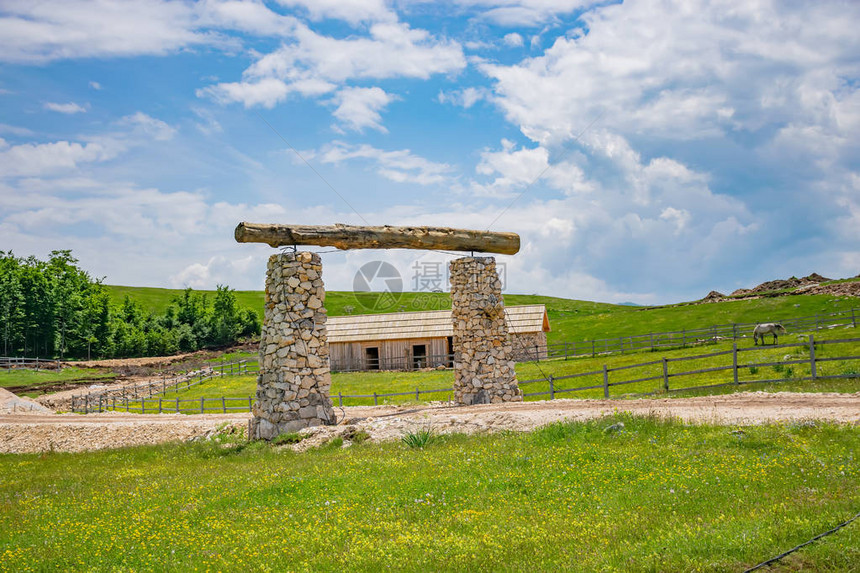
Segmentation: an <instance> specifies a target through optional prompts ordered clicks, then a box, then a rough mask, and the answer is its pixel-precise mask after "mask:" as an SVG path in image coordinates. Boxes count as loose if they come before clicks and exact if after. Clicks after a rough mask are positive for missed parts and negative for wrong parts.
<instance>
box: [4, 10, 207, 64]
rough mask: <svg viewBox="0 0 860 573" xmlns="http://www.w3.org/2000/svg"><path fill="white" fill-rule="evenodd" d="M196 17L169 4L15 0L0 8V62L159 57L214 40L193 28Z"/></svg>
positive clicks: (189, 11)
mask: <svg viewBox="0 0 860 573" xmlns="http://www.w3.org/2000/svg"><path fill="white" fill-rule="evenodd" d="M194 18H195V15H194V8H193V6H191V5H189V4H188V3H186V2H179V1H171V0H164V1H161V0H145V1H142V2H116V1H103V2H99V3H98V4H93V3H91V2H87V1H84V0H54V1H44V2H29V1H27V0H18V1H16V0H11V1H9V2H4V3H3V6H2V7H0V37H2V38H3V50H2V51H0V60H3V61H7V62H46V61H51V60H57V59H66V58H86V57H101V56H133V55H140V54H154V55H161V54H166V53H169V52H172V51H174V50H176V49H178V48H181V47H183V46H189V45H195V44H201V43H207V42H211V41H212V39H211V38H210V37H208V36H207V35H206V34H204V33H200V32H197V31H195V30H194V29H193V28H194Z"/></svg>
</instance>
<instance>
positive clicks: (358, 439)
mask: <svg viewBox="0 0 860 573" xmlns="http://www.w3.org/2000/svg"><path fill="white" fill-rule="evenodd" d="M368 439H370V434H368V433H367V432H365V431H364V430H358V431H357V432H356V433H354V434H353V435H352V439H351V441H352V443H353V444H361V443H363V442H366V441H367V440H368Z"/></svg>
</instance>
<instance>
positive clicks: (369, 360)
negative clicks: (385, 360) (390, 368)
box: [364, 346, 379, 370]
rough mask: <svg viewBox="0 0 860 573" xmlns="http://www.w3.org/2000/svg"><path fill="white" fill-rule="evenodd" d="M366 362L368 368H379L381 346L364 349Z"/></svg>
mask: <svg viewBox="0 0 860 573" xmlns="http://www.w3.org/2000/svg"><path fill="white" fill-rule="evenodd" d="M364 364H365V367H366V368H367V369H368V370H379V348H377V347H375V346H370V347H368V348H365V349H364Z"/></svg>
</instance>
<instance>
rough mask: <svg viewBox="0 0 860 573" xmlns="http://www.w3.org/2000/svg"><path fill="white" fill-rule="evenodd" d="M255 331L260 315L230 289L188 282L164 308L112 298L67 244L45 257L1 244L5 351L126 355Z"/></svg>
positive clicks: (0, 331) (0, 319)
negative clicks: (197, 287) (199, 287)
mask: <svg viewBox="0 0 860 573" xmlns="http://www.w3.org/2000/svg"><path fill="white" fill-rule="evenodd" d="M259 334H260V317H259V315H258V314H257V313H256V312H254V311H252V310H249V309H244V308H239V307H238V306H237V303H236V297H235V294H234V292H233V290H232V289H230V288H229V287H227V286H221V285H219V286H218V288H217V290H216V292H215V294H214V296H213V297H212V298H211V300H210V297H208V296H207V295H206V294H204V293H199V292H194V291H193V290H192V289H190V288H188V289H185V291H184V292H183V293H182V295H181V296H178V297H174V299H173V301H172V302H171V304H170V306H169V307H168V308H167V310H166V311H165V312H164V313H163V314H155V313H152V312H146V311H145V310H144V309H143V307H142V306H141V305H140V304H139V303H137V302H135V301H134V300H132V299H130V298H129V297H128V296H126V297H125V299H124V300H123V302H122V303H121V304H117V303H115V302H113V301H112V300H111V297H110V294H109V293H108V291H107V289H106V288H105V287H104V286H103V284H102V281H101V279H94V278H92V277H91V276H90V275H89V273H87V272H86V271H84V270H83V269H81V268H80V267H79V266H78V260H77V259H75V258H74V257H73V256H72V252H71V251H68V250H61V251H52V252H51V254H50V257H49V258H48V260H47V261H42V260H39V259H37V258H36V257H33V256H30V257H27V258H20V257H16V256H15V255H13V254H12V252H11V251H9V252H8V253H7V252H4V251H0V337H2V341H3V342H2V344H3V349H2V350H3V355H4V356H15V355H18V356H28V357H44V358H55V357H59V358H88V359H89V358H128V357H138V356H163V355H168V354H174V353H177V352H191V351H194V350H199V349H201V348H207V347H217V346H224V345H229V344H233V343H235V342H237V341H239V340H240V339H241V338H243V337H251V336H258V335H259Z"/></svg>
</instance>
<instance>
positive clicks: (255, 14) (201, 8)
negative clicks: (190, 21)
mask: <svg viewBox="0 0 860 573" xmlns="http://www.w3.org/2000/svg"><path fill="white" fill-rule="evenodd" d="M195 15H196V16H197V20H195V22H194V25H195V26H197V27H203V26H206V27H214V28H226V29H231V30H238V31H241V32H246V33H249V34H257V35H263V36H289V35H290V34H292V33H293V32H294V31H295V27H296V24H297V22H298V21H297V20H296V19H295V18H293V17H292V16H283V15H281V14H278V13H277V12H274V11H272V10H271V9H269V8H268V7H267V6H266V5H265V4H264V3H263V2H262V1H261V0H202V1H201V2H199V3H198V4H197V5H196V6H195Z"/></svg>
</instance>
